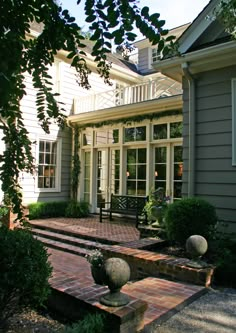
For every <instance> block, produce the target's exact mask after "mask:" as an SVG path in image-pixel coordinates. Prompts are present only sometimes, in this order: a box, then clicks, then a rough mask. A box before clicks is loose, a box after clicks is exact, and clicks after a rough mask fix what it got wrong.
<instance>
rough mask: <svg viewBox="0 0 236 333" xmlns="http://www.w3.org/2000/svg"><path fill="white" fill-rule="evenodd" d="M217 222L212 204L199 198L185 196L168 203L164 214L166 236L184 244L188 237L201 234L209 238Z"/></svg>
mask: <svg viewBox="0 0 236 333" xmlns="http://www.w3.org/2000/svg"><path fill="white" fill-rule="evenodd" d="M216 223H217V215H216V211H215V208H214V206H212V205H211V204H210V203H209V202H207V201H205V200H203V199H200V198H186V199H182V200H179V201H175V202H174V203H172V204H170V205H168V208H167V211H166V215H165V226H166V231H167V237H168V239H169V240H171V241H175V242H178V243H180V244H181V245H185V242H186V240H187V238H188V237H190V236H192V235H201V236H203V237H205V238H206V239H207V241H208V240H210V239H211V238H212V237H213V235H214V233H215V229H216V228H215V227H216Z"/></svg>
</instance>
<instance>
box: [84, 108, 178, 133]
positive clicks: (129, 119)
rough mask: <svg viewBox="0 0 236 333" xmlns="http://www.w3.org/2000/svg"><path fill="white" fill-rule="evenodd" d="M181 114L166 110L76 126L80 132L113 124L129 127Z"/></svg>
mask: <svg viewBox="0 0 236 333" xmlns="http://www.w3.org/2000/svg"><path fill="white" fill-rule="evenodd" d="M180 114H182V110H167V111H161V112H158V113H157V112H153V113H149V114H142V115H138V116H131V117H127V118H119V119H113V120H102V121H100V122H97V123H86V124H83V125H78V126H79V128H80V129H81V130H84V129H86V128H87V127H92V128H99V127H102V126H108V125H110V126H112V125H115V124H121V123H122V124H124V125H131V124H132V123H134V122H136V123H140V122H141V121H144V120H151V121H152V120H154V119H160V118H163V117H169V116H177V115H180Z"/></svg>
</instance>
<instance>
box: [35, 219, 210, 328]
mask: <svg viewBox="0 0 236 333" xmlns="http://www.w3.org/2000/svg"><path fill="white" fill-rule="evenodd" d="M32 222H33V224H36V225H43V224H44V225H45V223H46V224H47V225H48V226H50V227H51V228H53V229H58V228H60V229H63V230H67V231H70V232H72V233H79V234H84V235H90V236H93V237H94V238H96V239H98V240H99V238H103V239H109V240H112V241H115V242H120V243H127V242H131V243H132V242H133V243H135V242H136V241H137V240H138V239H139V232H138V230H137V229H136V228H135V224H130V223H122V222H117V223H110V222H108V221H106V222H104V223H99V222H98V217H96V216H95V217H91V218H89V219H63V218H58V219H48V220H41V221H40V220H35V221H32ZM48 252H49V254H50V257H49V260H50V261H51V263H52V266H53V276H52V277H51V279H50V283H51V285H52V287H53V288H55V289H57V290H59V291H63V292H64V293H66V294H69V295H71V296H73V297H76V298H78V299H79V300H82V301H83V300H84V301H85V302H87V303H90V304H92V305H94V306H97V307H98V308H99V307H100V308H101V307H102V308H103V309H104V307H105V306H104V305H101V304H100V303H99V298H100V296H101V295H103V294H104V293H107V291H108V289H107V288H106V287H104V286H99V285H96V284H95V283H94V281H93V278H92V276H91V272H90V265H89V263H88V262H87V260H86V259H85V258H83V257H80V256H78V255H74V254H71V253H66V252H62V251H58V250H55V249H48ZM122 291H123V292H124V293H126V294H128V295H129V296H130V297H131V299H133V298H137V299H140V300H143V301H146V302H147V303H148V309H147V311H146V312H145V316H144V325H145V326H147V325H149V324H151V323H152V322H154V321H155V323H157V322H162V321H163V320H166V319H168V318H169V317H170V316H171V315H173V313H175V312H176V311H177V310H180V309H181V308H183V307H184V306H185V305H186V304H189V303H190V302H192V301H193V300H194V299H195V298H197V297H199V296H200V295H201V294H202V293H204V291H205V288H204V287H202V286H195V285H192V284H188V283H179V282H173V281H168V280H164V279H159V278H157V277H147V278H144V279H142V280H139V281H131V282H129V283H128V284H127V285H126V286H124V287H123V288H122ZM105 308H106V311H108V312H112V313H115V312H117V313H118V312H119V311H121V309H120V308H108V307H105Z"/></svg>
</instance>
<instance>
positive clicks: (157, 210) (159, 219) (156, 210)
mask: <svg viewBox="0 0 236 333" xmlns="http://www.w3.org/2000/svg"><path fill="white" fill-rule="evenodd" d="M151 215H152V218H153V220H155V222H154V223H152V226H153V227H156V228H159V227H160V226H162V224H163V208H162V207H161V206H152V207H151Z"/></svg>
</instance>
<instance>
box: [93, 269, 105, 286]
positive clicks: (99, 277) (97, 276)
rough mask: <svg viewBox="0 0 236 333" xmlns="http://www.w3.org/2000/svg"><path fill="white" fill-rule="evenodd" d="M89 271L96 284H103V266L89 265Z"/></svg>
mask: <svg viewBox="0 0 236 333" xmlns="http://www.w3.org/2000/svg"><path fill="white" fill-rule="evenodd" d="M91 273H92V277H93V279H94V282H95V283H96V284H100V285H104V275H105V272H104V268H103V266H91Z"/></svg>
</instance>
